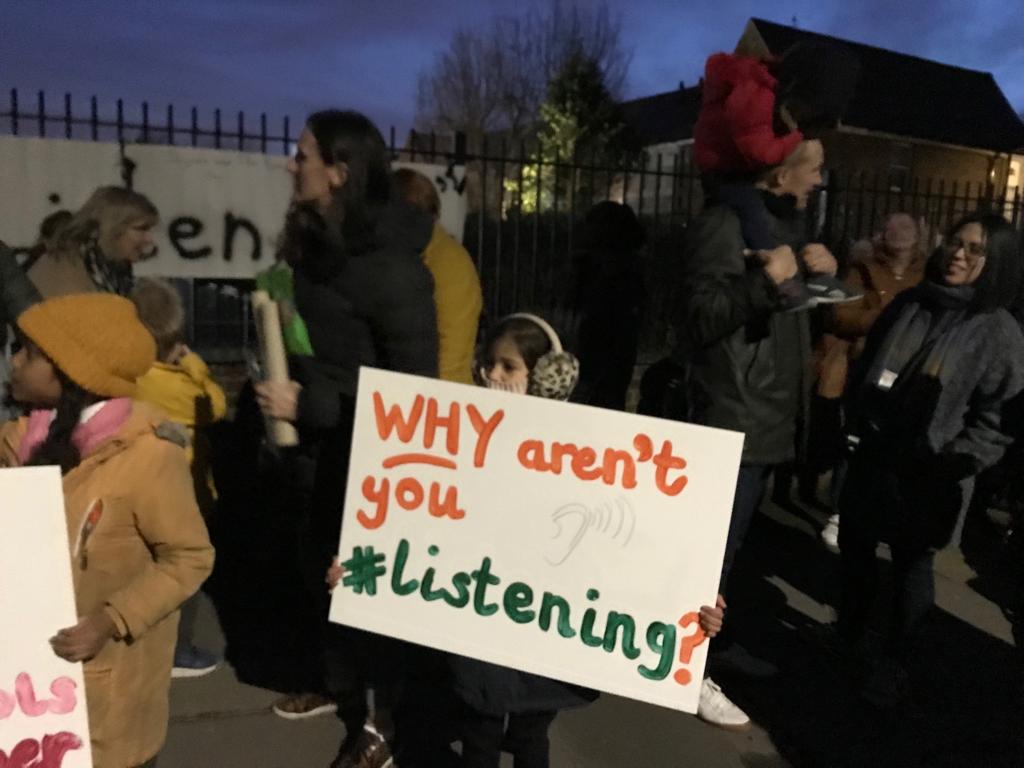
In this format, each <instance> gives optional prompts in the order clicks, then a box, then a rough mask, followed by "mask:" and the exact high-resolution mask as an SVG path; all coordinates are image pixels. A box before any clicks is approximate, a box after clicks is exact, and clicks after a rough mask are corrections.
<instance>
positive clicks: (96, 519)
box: [0, 293, 213, 768]
mask: <svg viewBox="0 0 1024 768" xmlns="http://www.w3.org/2000/svg"><path fill="white" fill-rule="evenodd" d="M17 326H18V332H19V336H20V339H21V340H22V342H23V345H22V347H21V349H19V351H18V352H17V353H16V354H15V355H14V358H13V360H12V366H13V371H12V374H11V381H10V388H11V394H12V396H13V397H14V399H15V400H16V401H18V402H19V403H21V404H22V405H24V406H25V407H26V408H27V409H29V415H28V416H26V417H22V418H21V419H18V420H17V421H13V422H9V423H8V424H6V425H5V426H4V427H3V428H2V429H0V467H19V466H33V465H46V464H56V465H58V466H59V467H60V470H61V473H62V475H63V484H64V508H65V512H66V514H67V524H68V532H69V536H68V540H69V546H70V552H69V555H70V557H71V567H72V574H73V578H74V585H75V603H76V606H77V608H78V613H79V616H80V620H79V622H78V623H77V624H76V625H75V626H73V627H66V628H64V629H59V628H57V627H54V630H58V629H59V631H56V634H55V635H54V637H53V638H52V639H51V640H50V643H51V645H52V646H53V650H54V652H55V653H56V654H57V655H58V656H60V657H61V658H63V659H67V660H68V661H72V662H80V661H81V662H85V665H84V670H83V671H84V675H85V688H86V691H85V692H86V700H87V702H88V708H89V730H90V737H91V744H92V756H93V765H95V766H96V768H124V767H125V766H140V765H145V764H147V763H150V762H151V761H153V760H154V758H155V757H156V755H157V753H158V752H159V751H160V749H161V747H162V746H163V743H164V739H165V738H166V733H167V720H168V689H169V686H170V672H171V662H172V658H173V654H174V641H175V636H176V631H177V619H178V608H179V606H181V604H182V603H183V602H185V600H187V599H188V598H189V597H190V596H191V595H192V594H193V593H194V592H195V591H196V590H197V589H198V588H199V586H200V585H201V584H202V583H203V581H204V580H205V579H206V577H207V576H208V575H209V574H210V571H211V569H212V567H213V548H212V547H211V546H210V540H209V537H208V535H207V532H206V526H205V525H204V524H203V519H202V516H201V515H200V514H199V508H198V506H197V504H196V500H195V494H194V492H193V490H192V477H191V474H190V472H189V465H188V460H187V459H186V458H185V451H184V442H185V441H184V439H183V436H182V435H181V433H180V431H175V430H173V429H167V425H166V423H165V422H164V417H163V415H162V414H160V413H159V412H157V411H156V409H154V408H152V407H151V406H147V405H145V404H143V403H139V402H136V401H134V400H133V399H132V398H133V396H134V395H135V392H136V385H135V382H136V379H138V377H139V376H141V375H142V374H144V373H145V372H146V371H147V370H148V369H149V367H150V366H151V365H152V364H153V361H154V358H155V346H156V345H155V344H154V342H153V338H152V336H150V334H149V333H148V331H146V329H145V328H144V327H143V325H142V324H141V323H140V322H139V318H138V314H137V313H136V311H135V306H134V305H133V304H132V303H131V302H130V301H128V299H125V298H122V297H120V296H116V295H113V294H107V293H91V294H78V295H71V296H62V297H60V298H54V299H49V300H47V301H44V302H41V303H39V304H35V305H34V306H32V307H29V308H28V309H27V310H25V311H24V312H23V313H22V314H21V315H20V316H19V317H18V321H17Z"/></svg>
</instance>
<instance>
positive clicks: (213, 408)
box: [130, 277, 227, 677]
mask: <svg viewBox="0 0 1024 768" xmlns="http://www.w3.org/2000/svg"><path fill="white" fill-rule="evenodd" d="M130 298H131V300H132V303H134V304H135V308H136V309H137V310H138V313H139V319H140V320H141V321H142V324H143V325H144V326H146V328H147V330H149V332H150V333H151V334H152V335H153V339H154V340H155V341H156V362H155V363H154V364H153V367H152V368H150V369H149V370H148V371H147V372H146V373H145V375H143V376H142V377H141V378H140V379H139V380H138V393H137V394H136V397H137V398H138V399H139V400H142V401H143V402H146V403H149V404H151V405H155V406H156V407H157V408H159V409H160V410H161V411H163V412H164V413H165V414H167V416H168V417H169V418H170V419H171V420H173V421H175V422H176V423H178V424H182V425H183V426H184V427H185V428H186V429H187V430H188V433H189V437H190V446H189V448H188V457H189V461H190V462H191V464H192V482H193V485H194V487H195V492H196V499H197V500H198V501H199V508H200V510H201V511H202V512H203V514H204V516H207V517H208V516H209V514H210V513H211V512H212V511H213V506H214V503H215V501H216V489H215V488H214V485H213V473H212V469H211V455H210V454H211V452H212V450H211V445H210V441H209V438H208V437H207V435H206V434H205V432H204V429H205V428H206V427H209V426H210V425H211V424H212V423H213V422H215V421H220V420H221V419H223V418H224V416H225V415H226V414H227V398H225V396H224V390H223V389H221V387H220V385H219V384H218V383H217V382H216V381H214V379H213V377H212V376H211V375H210V369H209V368H208V367H207V365H206V363H205V362H204V361H203V359H202V358H201V357H200V356H199V355H197V354H196V353H195V352H193V351H192V350H190V349H189V348H188V347H187V346H186V344H185V307H184V305H183V304H182V301H181V294H179V293H178V291H177V290H176V289H175V287H174V286H173V285H171V284H170V283H169V282H167V281H166V280H158V279H156V278H151V277H149V278H147V277H144V278H140V279H139V280H137V281H136V282H135V287H134V288H133V290H132V293H131V297H130ZM198 610H199V596H198V595H196V596H194V597H193V598H191V599H190V600H189V601H188V602H187V603H186V604H185V605H183V606H182V608H181V621H180V623H179V624H178V646H177V648H175V651H174V669H173V670H172V672H171V676H172V677H202V676H203V675H207V674H209V673H211V672H213V671H214V670H215V669H216V668H217V663H218V660H217V657H216V656H214V655H213V654H211V653H209V652H208V651H206V650H204V649H202V648H200V647H198V646H196V644H195V642H194V637H193V636H194V629H195V619H196V615H197V613H198Z"/></svg>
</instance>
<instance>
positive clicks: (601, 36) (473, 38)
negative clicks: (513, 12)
mask: <svg viewBox="0 0 1024 768" xmlns="http://www.w3.org/2000/svg"><path fill="white" fill-rule="evenodd" d="M577 54H582V55H583V56H584V57H586V58H587V59H590V60H592V61H594V62H596V63H597V65H598V66H599V67H600V69H601V72H602V73H603V75H604V81H605V83H606V84H607V86H608V89H609V91H610V92H611V94H612V96H613V97H615V98H616V99H618V98H620V97H621V94H622V88H623V86H624V84H625V80H626V75H627V72H628V70H629V64H630V61H631V59H632V54H631V53H630V52H629V51H627V50H626V49H625V48H624V47H623V44H622V19H621V16H620V15H615V16H613V15H612V14H611V13H610V12H609V10H608V6H607V4H606V3H602V4H601V5H600V6H598V7H597V8H596V9H592V8H589V7H582V8H581V7H580V5H578V4H577V3H576V2H572V3H571V4H568V5H565V4H563V3H562V2H561V0H555V2H553V3H552V4H551V5H550V6H548V7H547V8H545V9H544V10H537V9H532V10H529V11H527V12H526V13H524V14H522V15H519V16H499V17H496V18H494V19H493V20H492V21H491V24H490V25H489V27H488V28H486V29H485V30H482V31H476V30H468V29H460V30H459V31H457V32H456V33H455V34H454V36H453V37H452V40H451V42H450V43H449V45H448V48H447V50H445V51H443V52H441V53H439V54H438V55H437V57H436V58H435V60H434V62H433V64H432V65H431V66H430V68H429V69H428V70H427V71H425V72H423V73H421V74H420V78H419V87H418V92H417V118H416V123H417V126H418V127H420V128H422V129H425V130H448V131H465V132H466V134H467V135H468V136H469V138H470V141H471V142H474V143H475V142H476V141H478V140H479V139H480V138H481V137H482V136H483V135H484V134H485V133H488V132H492V131H506V132H508V133H509V134H510V135H511V136H512V137H513V138H515V137H520V136H523V135H524V134H526V133H527V132H529V131H531V130H532V129H533V128H534V127H535V126H536V123H537V119H538V114H539V110H540V105H541V103H542V102H543V101H544V96H545V93H546V90H547V85H548V83H549V82H550V81H551V80H552V79H553V78H554V77H555V76H556V75H557V74H558V73H559V72H560V71H561V70H562V68H563V67H564V66H565V63H566V62H567V61H568V60H569V59H570V58H572V57H573V56H574V55H577Z"/></svg>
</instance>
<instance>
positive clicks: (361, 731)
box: [257, 110, 438, 766]
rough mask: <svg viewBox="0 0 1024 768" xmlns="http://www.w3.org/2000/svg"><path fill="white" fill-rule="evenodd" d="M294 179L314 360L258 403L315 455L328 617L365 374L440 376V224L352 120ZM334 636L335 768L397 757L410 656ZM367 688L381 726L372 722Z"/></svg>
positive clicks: (313, 551) (298, 252)
mask: <svg viewBox="0 0 1024 768" xmlns="http://www.w3.org/2000/svg"><path fill="white" fill-rule="evenodd" d="M288 170H289V172H290V174H291V176H292V179H293V181H294V192H293V202H292V206H291V208H290V210H289V212H288V218H287V221H286V225H285V234H284V239H283V245H282V247H283V249H284V252H285V253H284V255H285V257H286V258H287V260H288V262H289V263H290V264H291V266H292V268H293V270H294V284H295V305H296V309H297V311H298V312H299V314H300V315H301V316H302V318H303V320H304V321H305V322H306V326H307V328H308V330H309V338H310V342H311V344H312V347H313V351H314V354H313V356H312V357H308V358H294V359H293V360H292V361H291V362H292V372H293V378H294V380H293V381H290V382H288V383H286V384H272V383H269V382H266V383H262V384H259V385H257V398H258V400H259V402H260V406H261V408H262V410H263V412H264V414H266V415H268V416H273V417H275V418H284V419H287V420H289V421H292V422H294V423H295V424H296V426H297V427H298V428H299V433H300V439H301V441H302V442H303V444H304V445H305V446H310V447H311V448H312V450H313V451H315V453H316V462H317V469H316V473H315V479H314V481H313V488H312V499H311V502H310V516H309V531H308V535H307V536H306V537H305V538H306V540H307V541H306V543H307V553H306V554H305V556H304V558H303V559H304V561H305V562H304V566H305V567H306V569H307V570H308V573H309V581H310V583H311V586H314V585H315V587H316V597H317V599H318V600H319V601H321V609H322V612H321V615H323V616H324V617H326V615H327V594H326V591H325V589H324V586H323V575H324V573H325V572H326V571H327V567H328V565H329V564H330V562H331V557H332V555H333V554H334V553H335V552H336V551H337V547H338V540H339V536H340V527H341V524H342V521H341V514H340V510H341V509H342V507H343V506H344V498H345V479H346V477H347V475H348V459H349V446H350V443H351V439H352V427H353V418H354V409H355V398H356V388H357V384H358V378H359V368H360V367H361V366H373V367H376V368H383V369H386V370H391V371H399V372H403V373H411V374H417V375H421V376H432V377H436V376H437V371H438V340H437V323H436V321H435V309H434V298H433V281H432V280H431V277H430V273H429V272H428V271H427V268H426V267H425V266H424V264H423V260H422V258H421V254H422V252H423V249H424V248H425V247H426V245H427V243H428V241H429V240H430V236H431V233H432V229H433V221H432V220H431V218H430V216H428V215H427V214H424V213H421V212H419V211H417V210H415V209H413V208H412V207H410V206H408V205H405V204H404V203H401V202H398V201H392V200H391V199H390V170H391V169H390V163H389V160H388V154H387V148H386V146H385V144H384V139H383V138H382V137H381V135H380V132H379V131H378V130H377V128H376V127H375V126H374V125H373V123H372V122H370V120H369V119H367V118H366V117H364V116H363V115H361V114H358V113H356V112H345V111H337V110H330V111H325V112H317V113H315V114H313V115H311V116H310V117H309V119H308V121H307V123H306V127H305V130H303V132H302V135H301V136H300V137H299V142H298V147H297V151H296V154H295V156H294V157H293V158H292V159H291V160H290V161H289V164H288ZM325 632H326V635H327V638H326V649H325V660H326V676H327V689H328V692H329V694H330V697H331V698H332V699H334V700H335V701H336V703H337V705H338V709H339V715H340V716H341V717H342V719H343V720H344V721H345V724H346V730H347V738H346V742H345V744H343V746H342V750H341V752H340V754H339V755H338V759H337V760H336V761H335V764H336V765H337V766H345V765H350V764H355V763H354V761H355V760H356V759H357V758H358V756H359V755H360V754H362V755H364V757H365V755H366V754H367V753H369V752H373V753H381V754H383V753H385V752H386V751H387V750H389V745H388V744H387V743H386V741H390V740H391V736H392V734H391V733H390V731H391V726H390V720H391V718H390V716H389V714H390V713H389V706H388V705H389V704H390V703H391V702H390V701H388V698H389V696H388V694H389V692H390V690H391V689H393V687H394V683H395V682H396V680H395V677H396V676H397V675H400V674H401V673H400V672H398V670H400V669H401V667H402V664H401V658H400V657H402V656H403V655H404V654H405V653H406V652H407V648H406V647H405V646H404V645H403V644H400V643H398V642H397V641H393V640H390V639H387V638H382V637H379V636H376V635H370V634H368V633H365V632H361V631H358V630H354V629H351V628H347V627H340V626H336V625H329V626H328V627H327V628H326V629H325ZM369 689H372V690H373V691H374V693H375V698H376V716H375V717H371V716H370V714H371V713H369V712H368V707H367V696H366V693H367V690H369ZM303 698H306V699H309V698H310V697H295V699H297V700H298V701H297V702H296V703H295V706H286V708H284V711H283V712H282V713H281V714H282V715H283V716H285V717H292V718H294V717H301V716H304V715H308V714H310V713H312V712H313V711H315V710H322V709H323V708H324V702H322V701H315V700H314V701H311V702H304V701H302V699H303ZM307 704H308V706H307ZM282 705H283V706H284V703H282ZM364 724H367V726H366V728H364ZM381 732H383V737H382V736H381ZM385 740H386V741H385ZM375 759H376V758H375ZM382 759H386V758H382ZM373 764H376V763H373Z"/></svg>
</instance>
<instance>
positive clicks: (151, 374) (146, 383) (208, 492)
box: [135, 352, 228, 512]
mask: <svg viewBox="0 0 1024 768" xmlns="http://www.w3.org/2000/svg"><path fill="white" fill-rule="evenodd" d="M135 397H136V399H138V400H141V401H142V402H144V403H149V404H150V405H155V406H156V407H157V408H159V409H160V410H161V411H163V412H164V413H165V414H166V415H167V418H169V419H170V420H171V421H174V422H177V423H178V424H182V425H184V426H185V427H186V428H187V429H188V433H189V445H188V448H187V449H186V457H187V458H188V461H189V464H190V465H191V466H192V477H193V479H194V481H195V493H196V498H198V499H199V506H200V508H201V509H202V510H204V511H207V512H208V511H209V510H210V509H211V508H212V505H213V501H214V500H215V499H216V498H217V490H216V488H215V487H214V485H213V473H212V471H211V469H210V462H211V453H212V450H211V447H210V445H209V442H208V441H207V440H206V439H205V438H204V437H203V436H202V434H200V435H199V436H198V437H197V436H196V427H199V428H200V429H201V428H202V427H207V426H209V425H210V424H212V423H213V422H215V421H220V420H221V419H223V418H224V416H225V415H227V412H228V401H227V398H226V397H225V396H224V390H223V389H221V387H220V385H219V384H218V383H217V382H216V381H214V379H213V377H212V376H210V369H209V368H208V367H207V366H206V363H204V362H203V358H201V357H200V356H199V355H197V354H196V353H195V352H189V353H188V354H187V355H184V356H183V357H182V358H181V360H179V361H178V363H177V364H176V365H171V364H169V363H161V362H156V363H154V364H153V367H152V368H150V369H149V370H148V371H146V373H145V374H144V375H143V376H142V377H141V378H139V380H138V381H137V382H136V393H135Z"/></svg>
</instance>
